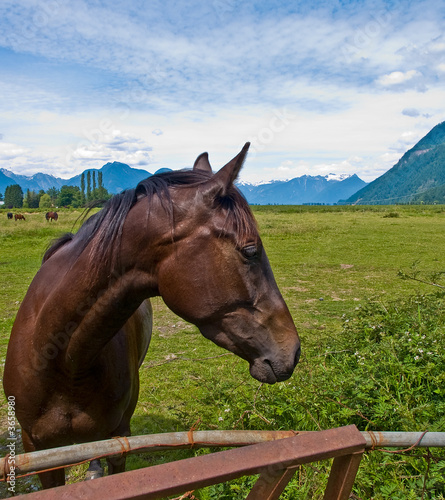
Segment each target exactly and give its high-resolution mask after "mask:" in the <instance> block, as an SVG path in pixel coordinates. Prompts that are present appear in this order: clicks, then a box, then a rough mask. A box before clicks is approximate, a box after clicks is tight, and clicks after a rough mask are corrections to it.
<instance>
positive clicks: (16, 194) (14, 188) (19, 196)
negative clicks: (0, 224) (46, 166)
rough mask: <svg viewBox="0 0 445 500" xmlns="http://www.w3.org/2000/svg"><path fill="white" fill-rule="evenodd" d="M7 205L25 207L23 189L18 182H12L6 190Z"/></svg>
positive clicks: (8, 206) (9, 206)
mask: <svg viewBox="0 0 445 500" xmlns="http://www.w3.org/2000/svg"><path fill="white" fill-rule="evenodd" d="M5 206H6V207H7V208H22V207H23V191H22V188H21V187H20V186H19V185H18V184H12V185H11V186H8V187H7V188H6V190H5Z"/></svg>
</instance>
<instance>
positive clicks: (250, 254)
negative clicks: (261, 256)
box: [241, 245, 258, 259]
mask: <svg viewBox="0 0 445 500" xmlns="http://www.w3.org/2000/svg"><path fill="white" fill-rule="evenodd" d="M241 251H242V253H243V255H244V257H246V258H247V259H253V258H254V257H256V256H257V255H258V250H257V247H256V245H248V246H247V247H244V248H243V249H242V250H241Z"/></svg>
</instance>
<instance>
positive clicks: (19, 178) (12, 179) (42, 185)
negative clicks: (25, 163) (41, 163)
mask: <svg viewBox="0 0 445 500" xmlns="http://www.w3.org/2000/svg"><path fill="white" fill-rule="evenodd" d="M64 183H66V181H65V180H63V179H59V178H58V177H54V176H53V175H50V174H41V173H38V174H34V175H31V176H26V175H19V174H14V173H13V172H11V171H10V170H6V169H4V168H2V169H0V191H1V192H2V193H4V192H5V189H6V188H7V186H10V185H11V184H19V186H20V187H21V188H22V190H23V192H25V191H26V190H27V189H29V190H31V191H36V192H38V191H40V190H41V189H43V190H44V191H47V190H48V189H50V188H52V187H56V188H58V189H59V188H60V187H61V186H63V184H64Z"/></svg>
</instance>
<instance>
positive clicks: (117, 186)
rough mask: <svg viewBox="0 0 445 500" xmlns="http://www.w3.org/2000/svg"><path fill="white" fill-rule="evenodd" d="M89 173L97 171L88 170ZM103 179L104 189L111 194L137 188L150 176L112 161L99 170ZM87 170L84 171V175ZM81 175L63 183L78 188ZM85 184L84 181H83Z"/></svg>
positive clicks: (143, 171)
mask: <svg viewBox="0 0 445 500" xmlns="http://www.w3.org/2000/svg"><path fill="white" fill-rule="evenodd" d="M89 170H90V172H92V171H93V170H95V171H96V172H97V171H98V170H97V169H89ZM99 170H100V171H101V172H102V177H103V184H104V188H105V189H106V190H107V191H108V192H109V193H112V194H116V193H120V192H121V191H123V190H124V189H129V188H134V187H136V186H137V184H138V182H140V181H142V180H143V179H146V178H147V177H150V176H151V175H152V174H150V172H147V171H146V170H141V169H138V168H132V167H130V166H128V165H127V164H126V163H120V162H118V161H114V162H112V163H106V164H105V165H104V166H103V167H102V168H101V169H99ZM87 172H88V170H85V171H84V173H85V175H86V174H87ZM81 176H82V174H79V175H76V176H75V177H72V178H71V179H69V180H66V181H65V184H66V185H67V186H79V187H80V178H81ZM85 182H86V180H85Z"/></svg>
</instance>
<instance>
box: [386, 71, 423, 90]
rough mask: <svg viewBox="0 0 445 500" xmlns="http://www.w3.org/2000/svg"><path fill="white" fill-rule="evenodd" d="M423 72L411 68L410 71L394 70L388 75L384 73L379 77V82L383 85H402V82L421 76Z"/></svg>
mask: <svg viewBox="0 0 445 500" xmlns="http://www.w3.org/2000/svg"><path fill="white" fill-rule="evenodd" d="M421 76H422V73H420V71H417V70H415V69H414V70H409V71H405V72H403V71H393V72H392V73H389V74H388V75H383V76H381V77H380V78H378V79H377V83H378V84H380V85H383V86H385V87H386V86H391V85H400V84H401V83H405V82H407V81H409V80H412V79H413V78H418V77H421Z"/></svg>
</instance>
